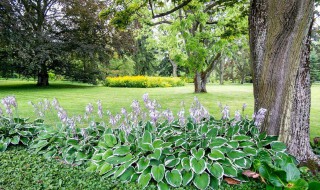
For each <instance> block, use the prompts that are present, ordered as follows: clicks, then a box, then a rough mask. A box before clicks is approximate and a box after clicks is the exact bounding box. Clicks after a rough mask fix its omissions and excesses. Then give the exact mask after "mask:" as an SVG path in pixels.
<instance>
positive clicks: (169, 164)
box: [164, 156, 180, 168]
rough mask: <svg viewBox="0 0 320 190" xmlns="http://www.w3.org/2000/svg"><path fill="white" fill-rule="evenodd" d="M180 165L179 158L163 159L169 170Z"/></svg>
mask: <svg viewBox="0 0 320 190" xmlns="http://www.w3.org/2000/svg"><path fill="white" fill-rule="evenodd" d="M179 163H180V158H175V157H174V156H169V157H167V158H166V159H165V162H164V165H165V166H166V167H169V168H173V167H175V166H176V165H178V164H179Z"/></svg>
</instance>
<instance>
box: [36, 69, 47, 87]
mask: <svg viewBox="0 0 320 190" xmlns="http://www.w3.org/2000/svg"><path fill="white" fill-rule="evenodd" d="M37 86H49V74H48V69H47V67H46V65H45V63H42V65H41V69H40V71H39V72H38V81H37Z"/></svg>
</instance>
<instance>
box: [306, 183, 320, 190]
mask: <svg viewBox="0 0 320 190" xmlns="http://www.w3.org/2000/svg"><path fill="white" fill-rule="evenodd" d="M319 187H320V182H318V181H312V182H309V188H308V190H318V189H319Z"/></svg>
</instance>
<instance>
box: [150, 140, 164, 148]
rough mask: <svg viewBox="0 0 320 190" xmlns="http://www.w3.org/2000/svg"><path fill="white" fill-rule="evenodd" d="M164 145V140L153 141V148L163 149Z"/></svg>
mask: <svg viewBox="0 0 320 190" xmlns="http://www.w3.org/2000/svg"><path fill="white" fill-rule="evenodd" d="M162 143H163V140H161V139H156V140H155V141H153V144H152V146H153V147H154V148H162Z"/></svg>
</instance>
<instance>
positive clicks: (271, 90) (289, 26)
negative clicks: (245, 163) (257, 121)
mask: <svg viewBox="0 0 320 190" xmlns="http://www.w3.org/2000/svg"><path fill="white" fill-rule="evenodd" d="M313 4H314V0H304V1H301V0H290V1H278V0H269V1H264V0H251V12H250V16H249V27H250V33H249V35H250V51H251V63H252V66H253V86H254V100H255V111H257V110H258V109H260V108H266V109H267V110H268V112H267V115H266V119H265V121H264V124H263V125H262V126H261V130H262V131H266V132H267V133H268V134H269V135H277V136H278V135H279V137H280V138H279V139H280V140H282V141H284V142H287V145H288V147H291V146H292V147H294V146H297V145H298V144H292V142H293V141H294V139H296V138H302V137H301V136H297V135H294V133H295V131H301V133H300V135H302V134H303V135H305V137H303V138H305V139H307V138H309V133H308V132H307V133H305V132H303V131H305V130H307V131H308V130H309V125H304V124H305V121H307V120H308V117H309V116H308V115H309V111H310V110H309V109H310V100H309V101H308V98H307V96H308V93H310V92H308V91H307V90H306V89H308V88H309V90H310V86H308V84H307V83H308V82H307V81H306V80H308V79H307V76H306V75H305V74H306V71H307V70H306V69H305V68H306V67H305V66H304V65H305V64H304V63H301V59H303V60H304V61H303V62H305V58H303V56H301V55H302V53H301V52H303V51H304V49H305V41H306V38H307V36H308V31H309V28H310V27H309V26H310V23H311V20H312V15H313ZM303 55H305V54H303ZM300 63H301V65H300ZM299 66H301V68H300V69H299ZM298 69H299V72H298ZM298 73H299V74H298ZM297 74H298V75H297ZM296 79H297V82H296ZM295 86H296V91H295ZM295 93H297V94H295ZM299 93H302V94H300V95H298V94H299ZM303 93H305V94H303ZM295 101H296V102H295ZM302 117H303V119H302ZM300 119H302V121H299V122H298V123H297V124H295V125H292V123H293V122H295V121H294V120H296V121H297V120H300ZM303 123H304V124H303ZM302 125H304V126H302ZM292 130H293V131H294V132H291V131H292ZM302 132H303V133H302ZM288 138H289V139H290V140H289V141H287V139H288ZM296 140H297V139H296ZM298 141H299V140H298ZM308 142H309V141H308ZM307 144H308V143H302V144H301V143H299V145H300V146H303V147H299V149H300V151H301V150H302V149H304V150H307V149H309V148H310V147H309V145H307ZM291 149H292V148H291ZM289 150H290V148H289ZM292 150H293V149H292ZM292 153H294V152H292ZM294 156H297V157H298V155H295V154H294ZM298 158H299V157H298Z"/></svg>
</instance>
